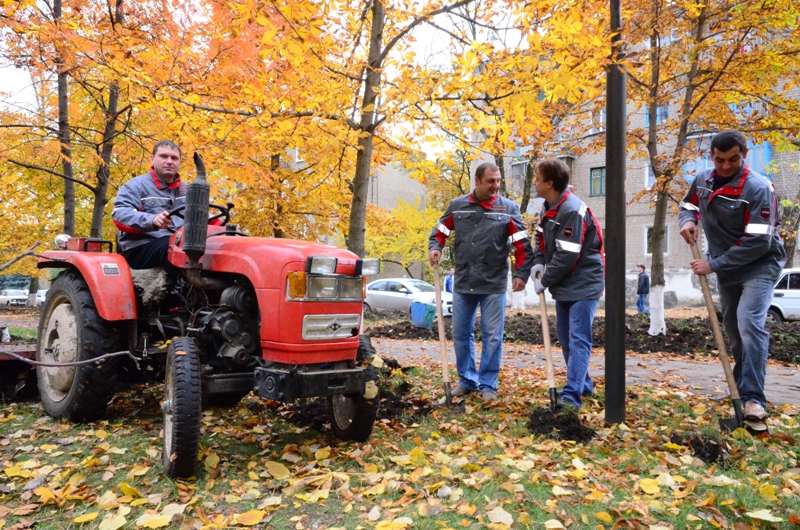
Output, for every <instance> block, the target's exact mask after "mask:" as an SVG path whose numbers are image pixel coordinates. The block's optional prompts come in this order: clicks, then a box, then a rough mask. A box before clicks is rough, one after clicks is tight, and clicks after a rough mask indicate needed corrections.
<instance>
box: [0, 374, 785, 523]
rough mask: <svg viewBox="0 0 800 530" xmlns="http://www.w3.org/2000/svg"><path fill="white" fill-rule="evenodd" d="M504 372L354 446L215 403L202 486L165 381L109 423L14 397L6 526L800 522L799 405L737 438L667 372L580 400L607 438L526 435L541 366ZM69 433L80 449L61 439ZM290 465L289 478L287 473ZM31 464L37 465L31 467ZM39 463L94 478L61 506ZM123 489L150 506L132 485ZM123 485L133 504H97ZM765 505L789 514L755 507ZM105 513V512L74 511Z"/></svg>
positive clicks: (540, 391) (283, 417)
mask: <svg viewBox="0 0 800 530" xmlns="http://www.w3.org/2000/svg"><path fill="white" fill-rule="evenodd" d="M436 373H437V372H436V370H435V369H434V367H427V366H421V367H419V368H415V369H411V370H407V372H406V373H405V374H401V373H400V372H398V371H395V372H394V373H393V374H392V375H389V371H388V370H384V371H383V374H382V375H383V377H384V378H383V384H384V385H385V386H386V385H389V386H393V387H395V388H396V387H397V385H398V384H400V383H401V382H403V381H407V382H408V383H410V384H411V391H410V392H409V395H408V396H407V399H409V400H412V399H420V398H422V397H423V396H425V395H427V396H433V397H434V398H438V397H439V394H440V393H441V380H440V379H439V378H437V377H436V376H435V375H432V374H436ZM501 378H502V379H501V392H500V396H501V398H502V400H501V402H500V403H498V404H497V405H495V406H493V407H491V408H488V409H484V408H483V407H482V404H481V402H480V398H479V397H476V396H474V395H472V396H470V397H469V398H468V399H467V400H466V402H467V409H466V412H464V413H458V412H457V411H455V410H449V409H441V410H438V411H436V412H434V413H432V414H430V415H427V416H415V415H413V414H411V413H406V414H405V415H403V416H402V417H400V418H397V419H386V420H383V421H380V422H379V423H377V424H376V426H375V428H374V430H373V435H372V437H371V439H370V440H369V443H367V444H354V443H348V442H341V441H338V440H336V439H335V438H334V437H333V436H332V435H331V433H330V430H329V427H328V426H323V428H322V430H321V431H317V430H315V429H314V428H312V427H308V426H303V425H297V424H295V423H293V422H292V417H291V416H292V414H291V411H290V409H287V408H285V407H279V406H278V405H277V404H275V403H272V402H263V401H261V400H259V399H257V398H254V397H247V398H245V399H244V400H243V401H242V402H241V403H240V404H239V405H238V406H236V407H234V408H232V409H210V410H207V411H205V412H204V414H203V420H202V421H203V423H202V425H203V437H202V440H201V451H200V460H201V462H200V463H199V466H198V470H197V474H196V477H195V478H194V479H192V480H188V481H173V480H170V479H168V478H167V477H166V476H164V474H163V467H162V465H161V460H160V458H161V457H160V449H161V428H162V420H161V413H160V410H159V402H160V399H161V393H162V388H161V385H151V386H146V387H145V386H141V387H134V388H132V389H131V390H129V391H127V392H125V393H121V394H118V395H117V396H115V398H114V400H113V401H112V403H111V405H110V407H109V415H108V419H107V420H105V421H103V422H98V423H96V424H89V425H73V424H70V423H66V422H60V421H56V420H53V419H51V418H49V417H47V416H45V415H44V414H43V413H42V410H41V408H40V407H39V406H38V404H37V403H34V402H28V403H12V404H7V405H6V406H5V408H4V409H3V410H2V412H0V464H1V465H0V520H4V522H5V523H4V524H5V527H10V526H12V525H14V524H18V523H20V522H23V520H29V521H34V522H36V528H37V529H49V528H79V527H81V528H97V527H98V525H99V523H100V522H101V520H102V519H103V518H104V517H110V516H111V515H116V514H118V513H119V510H120V506H121V507H122V510H123V511H127V510H129V512H128V513H126V514H125V515H124V517H125V519H126V521H127V525H126V526H125V528H134V527H135V526H136V525H135V522H136V520H137V518H139V517H141V516H142V515H144V514H146V512H147V511H148V510H151V511H154V512H156V513H157V512H160V511H162V510H163V509H164V507H165V506H166V505H167V504H168V503H180V504H182V505H185V508H184V511H183V514H182V516H176V520H175V521H174V522H173V523H172V526H171V527H176V528H177V527H182V528H199V527H201V526H205V527H206V528H217V527H219V528H222V527H228V526H232V525H233V522H232V521H233V518H234V517H235V516H237V515H241V514H244V513H245V512H247V511H248V510H260V511H261V512H262V513H261V514H260V515H261V516H262V517H263V519H262V520H261V522H260V523H258V524H256V525H255V526H254V528H267V527H269V528H318V529H322V528H346V529H348V530H349V529H356V528H363V529H372V528H403V527H404V526H403V521H405V520H407V519H410V520H411V521H413V528H414V529H431V530H440V529H444V528H452V529H460V528H476V529H479V528H480V529H483V528H493V529H501V528H507V526H504V525H503V524H502V522H501V521H502V520H504V519H503V517H505V516H504V515H503V514H507V516H508V517H510V518H511V520H513V528H544V527H545V523H546V522H547V521H551V522H550V523H548V524H550V525H553V524H554V523H553V522H552V521H558V522H559V523H560V524H562V525H563V526H565V527H567V528H575V529H578V528H605V529H610V528H611V527H612V526H614V525H615V524H617V525H619V526H618V527H623V528H626V527H627V528H633V527H636V526H637V525H639V527H641V528H649V527H654V526H655V527H657V526H665V527H667V528H697V529H704V528H712V527H713V524H712V522H711V521H717V522H718V523H717V524H721V523H719V521H724V522H725V524H727V525H728V527H729V528H731V527H733V524H734V523H737V522H738V523H744V524H748V525H751V527H756V526H757V525H758V527H766V528H770V527H772V528H788V526H786V525H788V524H789V523H788V522H787V521H788V518H789V517H790V516H791V515H794V514H798V513H800V484H799V483H800V473H798V472H797V468H798V457H799V456H800V450H798V445H797V443H796V440H797V439H798V437H800V426H798V422H797V417H796V414H797V413H798V408H797V407H784V408H781V409H780V410H778V411H772V416H771V419H770V422H771V425H770V428H771V432H772V437H771V438H766V439H754V438H752V437H751V436H749V435H747V434H746V433H743V432H737V433H735V435H734V436H731V435H722V434H720V433H719V432H718V431H717V429H716V420H717V418H719V417H728V416H730V411H729V410H728V406H727V405H726V403H725V402H724V401H723V402H716V401H713V400H710V399H708V398H705V397H704V396H699V395H694V394H691V393H688V392H687V391H685V390H681V391H678V390H676V389H674V388H672V387H671V386H670V384H669V382H668V381H666V382H660V383H657V384H653V386H652V387H648V388H642V387H638V388H634V389H633V390H634V391H632V392H630V393H629V395H630V396H635V398H634V397H631V398H630V399H629V401H628V421H627V423H626V424H625V425H624V426H612V427H608V426H606V425H605V424H604V418H603V401H602V399H603V396H602V391H603V387H602V386H599V387H598V391H599V392H600V394H599V396H598V397H596V398H593V399H591V400H589V401H588V402H587V403H586V404H585V406H584V407H583V408H582V409H581V419H582V421H583V423H584V424H585V425H588V426H590V427H591V428H593V429H595V430H596V431H597V432H598V436H597V437H596V438H595V439H594V440H592V441H591V442H589V443H586V444H576V443H571V442H562V441H558V440H553V439H549V438H543V437H533V436H531V435H530V433H529V432H528V431H527V428H526V423H527V421H528V418H529V416H530V412H531V411H532V409H533V408H534V407H545V406H547V405H548V398H547V383H546V382H545V381H546V378H545V377H544V374H543V373H542V371H541V370H519V369H518V370H513V371H512V370H510V369H506V370H504V371H503V372H502V374H501ZM69 437H72V438H74V439H75V443H73V444H72V445H69V446H59V445H58V443H57V442H58V440H61V441H63V439H64V438H69ZM673 437H680V438H681V439H683V440H689V439H691V438H695V437H696V438H699V439H700V440H702V441H703V442H704V443H710V442H717V443H720V444H722V445H724V446H725V447H726V448H727V453H726V456H725V457H724V458H723V459H721V460H720V461H718V462H715V463H707V462H704V461H703V460H701V459H699V458H697V457H695V456H693V455H692V451H691V450H690V449H688V448H687V447H686V446H684V445H680V444H678V445H675V444H673V443H672V442H670V440H671V438H673ZM53 446H56V447H55V448H53ZM275 464H281V465H283V466H285V467H286V469H288V470H289V473H290V474H289V475H288V476H286V477H282V476H280V475H279V476H278V478H276V477H275V476H273V474H272V473H271V470H273V471H274V469H273V466H275ZM26 466H27V467H26ZM16 468H19V469H22V470H24V471H27V472H28V473H29V474H30V476H29V477H20V476H17V472H16ZM9 470H11V471H10V473H9ZM37 475H40V476H45V477H46V478H45V479H42V480H43V481H44V482H43V486H44V487H45V488H47V490H49V491H52V492H57V491H59V490H61V489H62V488H64V487H65V486H66V485H67V484H68V481H69V480H70V479H72V480H73V481H76V482H77V485H76V486H75V489H74V490H73V491H72V492H70V495H71V498H68V499H67V498H66V496H65V497H64V498H63V499H62V500H60V501H57V502H54V501H49V502H47V501H46V497H43V495H42V494H46V493H47V490H30V491H27V492H26V491H24V486H25V484H26V483H27V482H28V481H30V480H31V479H32V478H35V476H37ZM76 477H77V478H76ZM81 477H83V478H81ZM123 483H124V484H127V485H129V486H131V487H133V488H136V490H138V492H139V494H140V495H141V496H142V497H140V498H139V499H146V500H137V498H125V497H123V489H124V488H125V486H123ZM109 491H110V492H112V493H113V494H114V495H116V497H117V502H119V506H115V507H111V508H109V507H98V499H99V498H100V497H101V496H102V495H104V494H107V492H109ZM684 492H686V494H685V495H684ZM326 496H327V497H326ZM277 498H279V500H277ZM59 503H60V505H59ZM30 505H37V506H36V507H35V508H32V511H31V513H28V514H26V515H15V514H14V513H13V511H14V510H19V509H20V508H22V507H25V506H30ZM4 510H7V511H6V512H4ZM759 510H769V515H772V516H775V517H779V518H782V519H783V522H782V523H768V522H759V521H757V520H756V519H753V518H752V517H750V516H748V515H747V513H748V512H749V513H753V512H758V511H759ZM93 512H98V514H99V515H98V517H97V519H95V520H94V521H91V522H88V523H85V524H83V525H81V524H78V523H74V522H72V521H74V519H75V518H76V517H77V516H79V515H81V514H88V513H93ZM403 518H407V519H403ZM493 518H496V519H495V522H493ZM392 521H394V523H395V525H394V526H391V525H390V523H391V522H392ZM381 523H383V526H380V524H381ZM215 524H216V525H217V526H214V525H215ZM782 525H783V526H782ZM2 527H3V525H2V524H0V528H2ZM737 528H745V527H737Z"/></svg>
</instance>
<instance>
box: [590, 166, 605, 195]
mask: <svg viewBox="0 0 800 530" xmlns="http://www.w3.org/2000/svg"><path fill="white" fill-rule="evenodd" d="M605 194H606V168H604V167H595V168H592V169H591V170H589V196H590V197H599V196H602V195H605Z"/></svg>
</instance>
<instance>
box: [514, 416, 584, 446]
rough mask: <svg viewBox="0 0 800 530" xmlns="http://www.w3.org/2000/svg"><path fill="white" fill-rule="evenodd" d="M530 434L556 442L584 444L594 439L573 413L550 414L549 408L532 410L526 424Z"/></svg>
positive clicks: (578, 417)
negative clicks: (547, 437)
mask: <svg viewBox="0 0 800 530" xmlns="http://www.w3.org/2000/svg"><path fill="white" fill-rule="evenodd" d="M527 427H528V430H529V431H530V432H531V434H535V435H538V436H551V437H553V438H555V439H557V440H570V441H573V442H581V443H585V442H588V441H589V440H591V439H592V438H594V436H595V434H597V433H595V432H594V430H592V429H590V428H589V427H585V426H584V425H583V424H582V423H581V418H580V416H579V415H578V413H577V412H575V411H562V412H560V413H559V412H555V413H554V412H552V411H551V410H550V408H539V409H534V411H533V413H531V419H530V420H529V421H528V424H527Z"/></svg>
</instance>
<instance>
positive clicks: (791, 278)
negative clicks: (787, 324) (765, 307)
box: [767, 268, 800, 324]
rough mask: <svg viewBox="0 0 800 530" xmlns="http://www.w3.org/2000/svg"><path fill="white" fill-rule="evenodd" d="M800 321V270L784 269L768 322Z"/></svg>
mask: <svg viewBox="0 0 800 530" xmlns="http://www.w3.org/2000/svg"><path fill="white" fill-rule="evenodd" d="M784 320H800V268H794V269H783V272H782V273H781V276H780V278H778V283H776V284H775V293H774V294H773V295H772V303H771V304H770V305H769V312H768V313H767V322H774V323H778V324H780V323H781V322H783V321H784Z"/></svg>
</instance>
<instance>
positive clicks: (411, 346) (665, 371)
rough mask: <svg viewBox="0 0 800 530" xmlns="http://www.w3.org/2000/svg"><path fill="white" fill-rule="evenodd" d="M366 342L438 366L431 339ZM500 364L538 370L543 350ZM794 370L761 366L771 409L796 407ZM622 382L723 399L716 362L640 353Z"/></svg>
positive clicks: (600, 360)
mask: <svg viewBox="0 0 800 530" xmlns="http://www.w3.org/2000/svg"><path fill="white" fill-rule="evenodd" d="M372 343H373V345H374V346H375V349H376V350H377V352H378V354H379V355H381V356H382V357H386V358H390V357H393V358H395V359H397V360H398V361H399V362H400V363H401V364H407V363H409V362H415V361H416V362H420V361H430V362H433V363H439V362H440V360H441V353H440V350H439V343H438V342H432V341H415V340H394V339H383V338H373V339H372ZM447 351H448V358H449V361H448V362H449V363H450V366H451V367H454V366H455V354H454V353H453V343H452V341H451V342H448V345H447ZM553 359H554V363H555V368H556V379H557V380H563V379H564V377H566V373H565V370H564V359H563V357H561V350H560V349H557V348H553ZM503 366H504V368H505V367H508V366H514V367H520V368H544V366H545V354H544V348H541V347H535V346H530V345H528V346H518V345H513V344H512V345H509V344H505V345H504V350H503ZM604 372H605V358H604V357H603V350H596V351H595V353H594V354H593V355H592V360H591V365H590V373H591V374H593V375H594V376H602V374H603V373H604ZM799 376H800V366H795V365H787V364H783V363H777V362H773V361H770V363H769V366H768V367H767V389H766V391H767V399H768V400H769V401H770V402H771V403H772V404H773V405H783V404H785V403H789V404H793V405H800V377H799ZM625 379H626V383H627V384H629V385H630V384H640V385H643V386H646V385H648V384H653V383H654V382H656V383H660V382H663V381H666V380H669V381H670V386H674V387H676V388H679V389H685V390H689V391H691V392H694V393H696V394H708V395H711V396H713V397H714V398H715V399H727V398H728V395H729V394H728V385H727V383H726V382H725V374H724V373H723V371H722V365H721V364H720V362H719V361H718V360H706V359H702V360H692V359H689V358H684V357H676V356H671V355H664V354H650V355H642V354H636V353H629V354H628V355H626V358H625Z"/></svg>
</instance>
